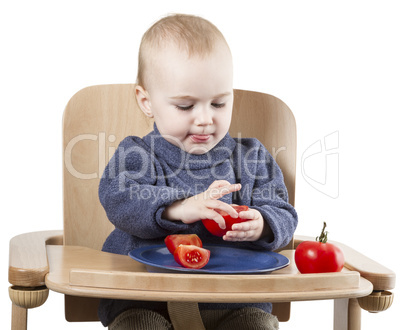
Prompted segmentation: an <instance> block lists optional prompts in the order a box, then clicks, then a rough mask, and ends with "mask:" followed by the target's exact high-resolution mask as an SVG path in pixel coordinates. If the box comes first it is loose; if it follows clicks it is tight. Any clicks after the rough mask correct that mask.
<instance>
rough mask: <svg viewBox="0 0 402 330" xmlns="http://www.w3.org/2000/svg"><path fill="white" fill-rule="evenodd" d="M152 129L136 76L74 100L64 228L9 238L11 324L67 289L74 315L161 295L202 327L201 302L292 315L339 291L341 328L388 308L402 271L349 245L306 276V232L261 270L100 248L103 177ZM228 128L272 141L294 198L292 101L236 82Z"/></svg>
mask: <svg viewBox="0 0 402 330" xmlns="http://www.w3.org/2000/svg"><path fill="white" fill-rule="evenodd" d="M151 129H152V123H151V122H150V121H148V119H147V118H145V116H144V115H143V114H142V112H141V111H140V110H139V109H138V107H137V103H136V100H135V85H133V84H124V85H102V86H92V87H88V88H85V89H83V90H81V91H79V92H78V93H77V94H75V95H74V96H73V97H72V98H71V100H70V101H69V103H68V104H67V107H66V110H65V113H64V121H63V153H64V164H63V168H64V230H62V231H45V232H34V233H28V234H22V235H19V236H16V237H14V238H12V239H11V241H10V260H9V282H10V283H11V284H12V286H11V287H10V288H9V293H10V298H11V300H12V329H13V330H17V329H26V327H27V325H26V319H27V309H29V308H33V307H37V306H40V305H41V304H43V303H44V302H45V301H46V298H47V295H48V290H49V289H50V290H53V291H56V292H60V293H63V294H65V304H66V306H65V310H66V319H67V320H69V321H96V320H98V318H97V306H98V301H99V298H102V297H105V298H121V299H133V300H136V299H138V300H151V301H156V300H158V301H167V302H168V306H169V313H170V316H171V319H172V322H173V324H174V326H175V329H189V328H193V329H194V330H197V329H202V328H203V325H202V322H201V320H200V317H199V312H198V306H197V303H198V302H272V303H274V310H273V313H274V314H276V315H277V316H278V318H279V320H280V321H286V320H288V319H289V311H290V303H289V302H290V301H300V300H315V299H335V304H334V306H335V307H334V310H335V311H334V312H335V318H334V319H335V322H334V329H337V330H340V329H349V330H350V329H354V330H355V329H360V307H359V303H360V306H362V307H364V308H366V309H368V310H374V311H379V310H384V309H386V308H388V307H389V306H390V304H391V303H392V294H391V293H390V292H388V291H386V290H391V289H393V288H394V285H395V274H394V273H393V272H392V271H391V270H389V269H387V268H385V267H383V266H381V265H379V264H378V263H376V262H374V261H372V260H370V259H368V258H367V257H365V256H363V255H361V254H359V253H358V252H356V251H354V250H352V249H350V248H348V247H346V246H344V245H342V244H338V245H339V246H340V247H341V248H342V249H343V252H344V254H345V259H346V264H345V268H344V270H343V271H342V272H340V273H327V274H303V275H302V274H300V273H299V272H298V271H297V268H296V267H295V265H294V259H293V252H294V250H293V249H294V247H295V246H297V244H299V243H300V242H301V241H302V240H303V239H306V238H300V237H299V238H298V237H295V240H294V242H291V243H290V244H289V246H288V247H287V248H286V249H284V250H282V251H280V253H282V254H284V255H286V256H287V257H288V258H289V259H290V261H291V263H290V265H289V266H288V267H286V268H283V269H281V270H278V271H275V272H273V273H271V274H258V275H257V274H256V275H253V276H250V275H247V276H246V275H234V274H233V275H217V274H188V273H186V274H182V273H149V272H147V269H146V267H145V266H144V265H143V264H141V263H138V262H136V261H134V260H132V259H131V258H130V257H128V256H122V255H115V254H109V253H105V252H101V251H100V250H101V247H102V244H103V242H104V240H105V239H106V237H107V236H108V234H109V233H110V232H111V231H112V229H113V226H112V225H111V223H110V222H109V221H108V219H107V217H106V214H105V212H104V210H103V208H102V206H101V204H100V202H99V199H98V184H99V180H100V177H101V175H102V173H103V170H104V168H105V166H106V164H107V162H108V160H109V159H110V157H111V156H112V155H113V153H114V151H115V149H116V147H117V145H118V143H119V142H120V141H121V140H122V139H123V138H124V137H126V136H127V135H137V136H143V135H145V134H147V133H148V132H149V131H150V130H151ZM230 133H231V135H232V136H233V137H257V138H258V139H259V140H260V141H261V142H263V143H264V144H265V146H266V148H267V149H268V150H269V151H270V152H271V154H272V155H273V156H274V158H275V159H276V161H277V162H278V164H279V166H280V167H281V169H282V171H283V174H284V177H285V183H286V186H287V188H288V192H289V198H290V203H292V204H294V201H295V170H296V124H295V119H294V117H293V114H292V112H291V111H290V109H289V108H288V107H287V106H286V105H285V104H284V103H283V102H282V101H281V100H279V99H277V98H275V97H273V96H271V95H266V94H261V93H256V92H249V91H243V90H235V96H234V112H233V119H232V125H231V128H230ZM300 221H303V219H300ZM186 311H188V312H189V314H186V313H185V312H186ZM188 315H190V316H188ZM190 324H191V325H190Z"/></svg>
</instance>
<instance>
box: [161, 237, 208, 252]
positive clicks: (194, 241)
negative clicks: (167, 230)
mask: <svg viewBox="0 0 402 330" xmlns="http://www.w3.org/2000/svg"><path fill="white" fill-rule="evenodd" d="M165 244H166V247H167V248H168V250H169V252H170V253H171V254H174V251H175V250H176V248H177V247H178V246H179V245H180V244H183V245H195V246H198V247H202V242H201V239H200V238H199V237H198V236H197V234H176V235H169V236H166V238H165Z"/></svg>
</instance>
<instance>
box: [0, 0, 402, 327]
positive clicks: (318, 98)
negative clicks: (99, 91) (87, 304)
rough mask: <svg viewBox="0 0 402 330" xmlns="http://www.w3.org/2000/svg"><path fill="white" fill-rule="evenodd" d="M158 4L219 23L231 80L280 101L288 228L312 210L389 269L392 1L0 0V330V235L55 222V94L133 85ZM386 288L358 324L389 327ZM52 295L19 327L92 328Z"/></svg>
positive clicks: (304, 308) (395, 240)
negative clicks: (285, 132)
mask: <svg viewBox="0 0 402 330" xmlns="http://www.w3.org/2000/svg"><path fill="white" fill-rule="evenodd" d="M172 12H182V13H191V14H197V15H200V16H203V17H205V18H207V19H209V20H210V21H212V22H213V23H214V24H216V25H217V26H218V28H220V30H221V31H222V32H223V34H224V35H225V36H226V38H227V41H228V43H229V45H230V46H231V49H232V53H233V56H234V65H235V83H234V87H235V88H241V89H249V90H256V91H260V92H265V93H269V94H273V95H275V96H277V97H279V98H281V99H282V100H283V101H285V103H287V104H288V106H289V107H290V108H291V109H292V110H293V112H294V115H295V117H296V121H297V125H298V164H297V187H296V207H297V210H298V213H299V218H300V219H299V226H298V228H297V232H296V234H301V235H311V236H316V235H318V234H319V232H320V230H321V226H322V222H323V221H324V220H325V221H326V222H327V223H328V226H329V228H328V230H329V232H330V239H332V240H337V241H341V242H343V243H346V244H348V245H350V246H352V247H354V248H355V249H357V250H358V251H361V252H363V253H364V254H366V255H368V256H370V257H371V258H373V259H375V260H377V261H379V262H381V263H382V264H383V265H385V266H387V267H389V268H391V269H393V270H394V271H395V272H396V273H397V275H399V274H400V271H401V258H400V255H399V250H400V248H399V246H400V244H399V236H400V233H399V232H400V228H401V227H400V226H399V227H398V224H399V222H400V221H401V210H400V208H399V206H400V205H401V202H400V197H401V193H400V187H401V185H402V180H401V174H400V169H401V165H402V164H401V157H399V148H400V142H401V141H402V139H401V129H400V122H401V120H400V116H399V114H400V112H401V110H402V99H401V91H402V61H401V58H402V48H401V32H402V20H401V14H402V10H401V7H400V5H399V4H398V2H397V1H387V0H384V1H351V0H349V1H325V2H324V1H254V0H248V1H243V2H242V3H241V4H240V3H238V2H233V1H216V0H215V1H209V0H204V1H197V2H195V1H193V2H190V1H179V0H177V1H174V0H170V1H152V0H149V1H119V0H117V1H113V2H112V1H109V2H106V1H83V0H81V1H43V0H37V1H18V0H15V1H7V2H6V1H2V2H1V7H0V31H1V32H0V33H1V51H0V57H1V61H0V65H1V71H0V79H1V89H0V93H1V97H0V110H1V113H0V116H1V119H0V125H1V126H0V134H1V140H0V143H1V146H0V148H1V149H0V150H1V153H0V155H1V162H0V166H1V172H0V173H1V186H0V187H1V190H2V195H1V196H2V197H1V211H2V216H1V221H2V226H3V230H2V231H1V234H0V235H1V240H0V242H1V247H0V251H1V271H0V279H1V280H0V283H1V288H2V289H1V291H0V292H1V295H0V297H1V298H0V299H1V302H2V304H1V305H2V306H3V311H2V315H3V317H2V324H3V326H4V328H9V324H10V314H11V304H10V301H9V299H8V294H7V286H8V281H7V271H8V243H9V240H10V239H11V237H13V236H14V235H17V234H20V233H23V232H29V231H38V230H48V229H62V177H61V173H62V150H61V121H62V113H63V109H64V106H65V104H66V103H67V101H68V100H69V98H70V97H71V96H72V95H73V94H74V93H75V92H77V91H78V90H80V89H81V88H83V87H85V86H89V85H95V84H106V83H131V82H133V81H134V80H135V75H136V69H137V68H136V66H137V63H136V59H137V50H138V46H139V41H140V38H141V36H142V34H143V32H144V31H145V30H146V29H147V28H148V27H149V26H150V25H151V24H152V23H153V22H154V21H156V20H157V19H159V18H161V17H162V16H164V15H165V14H167V13H172ZM328 135H330V137H331V138H332V140H334V138H335V142H334V141H333V142H334V144H335V145H334V147H338V148H335V149H333V150H330V151H331V152H332V153H334V154H333V155H330V156H329V157H328V158H327V160H328V163H327V164H328V166H326V163H325V153H326V151H325V148H324V144H323V150H324V151H325V152H323V153H322V154H317V155H315V156H314V157H311V158H309V159H308V161H307V160H306V162H305V163H304V162H303V161H302V155H303V153H304V152H305V151H306V150H307V151H311V149H309V147H310V146H311V145H313V144H315V146H317V143H319V141H324V140H323V139H324V138H325V137H326V136H328ZM337 137H339V140H338V139H337ZM327 149H328V148H327ZM334 160H335V161H334ZM337 160H339V163H338V162H337ZM326 168H327V171H325V169H326ZM303 173H304V174H306V176H303ZM325 175H327V176H326V177H325ZM309 177H310V178H309ZM325 179H326V180H327V181H326V183H327V184H326V185H325V184H323V183H325ZM317 182H321V186H320V184H319V183H317ZM310 183H311V184H313V186H314V187H313V186H312V185H311V184H310ZM338 183H339V184H338ZM317 187H318V188H319V190H317V189H316V188H317ZM320 187H321V188H320ZM331 195H332V197H331ZM334 197H336V198H334ZM394 293H395V301H394V305H393V306H392V308H391V309H390V310H388V311H386V312H384V313H380V314H369V313H367V312H363V313H362V328H363V329H396V328H398V327H399V326H398V325H397V324H399V323H400V322H399V320H400V317H398V312H399V314H400V311H401V307H402V303H401V296H402V292H401V290H400V289H399V288H398V287H397V288H396V289H395V290H394ZM62 302H63V298H62V295H60V294H57V293H54V292H51V293H50V296H49V299H48V300H47V302H46V304H45V305H43V306H42V307H40V308H37V309H34V310H31V311H30V312H29V324H28V325H29V328H30V329H39V328H41V329H81V328H83V329H100V328H102V327H101V325H100V324H99V323H92V324H69V323H67V322H66V321H65V320H64V316H63V304H62ZM4 306H5V307H4ZM332 320H333V316H332V302H331V301H324V302H322V301H321V302H307V303H294V304H293V305H292V316H291V321H290V322H288V323H283V324H281V329H296V328H297V329H309V330H311V329H320V330H323V329H324V330H325V329H331V327H332ZM3 326H2V327H3Z"/></svg>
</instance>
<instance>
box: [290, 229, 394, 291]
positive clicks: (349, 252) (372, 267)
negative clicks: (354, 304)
mask: <svg viewBox="0 0 402 330" xmlns="http://www.w3.org/2000/svg"><path fill="white" fill-rule="evenodd" d="M307 240H308V241H314V240H315V238H313V237H308V236H298V235H295V237H294V246H295V249H296V247H297V246H298V245H299V244H300V243H301V242H303V241H307ZM328 242H329V243H332V244H334V245H336V246H338V247H339V248H340V249H341V250H342V251H343V254H344V256H345V267H346V268H348V269H350V270H355V271H358V272H359V273H360V275H361V276H362V277H364V278H365V279H367V280H368V281H370V282H371V283H372V284H373V287H374V288H373V290H374V291H384V290H392V289H393V288H395V279H396V276H395V273H394V272H393V271H392V270H390V269H388V268H386V267H384V266H382V265H381V264H379V263H378V262H376V261H374V260H372V259H370V258H368V257H366V256H365V255H363V254H361V253H359V252H357V251H356V250H354V249H352V248H350V247H349V246H347V245H344V244H342V243H339V242H335V241H328Z"/></svg>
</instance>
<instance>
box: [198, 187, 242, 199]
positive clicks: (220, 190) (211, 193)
mask: <svg viewBox="0 0 402 330" xmlns="http://www.w3.org/2000/svg"><path fill="white" fill-rule="evenodd" d="M240 189H241V184H240V183H235V184H230V185H225V186H222V187H212V188H211V187H210V188H208V190H207V191H206V193H207V197H209V198H211V199H219V198H221V197H223V196H225V195H227V194H230V193H232V192H234V191H238V190H240Z"/></svg>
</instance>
